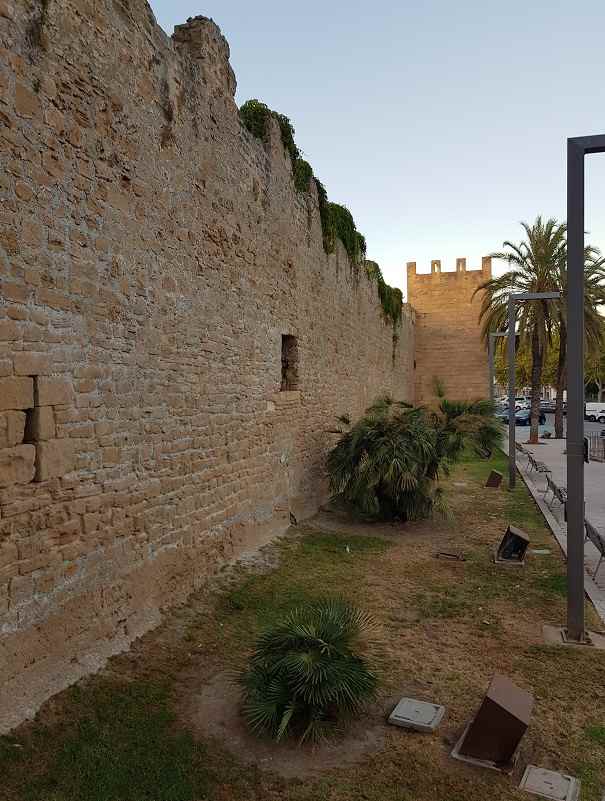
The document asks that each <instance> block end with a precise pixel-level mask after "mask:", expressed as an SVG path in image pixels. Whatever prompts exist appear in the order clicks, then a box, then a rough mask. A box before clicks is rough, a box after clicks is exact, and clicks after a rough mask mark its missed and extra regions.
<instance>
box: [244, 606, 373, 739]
mask: <svg viewBox="0 0 605 801" xmlns="http://www.w3.org/2000/svg"><path fill="white" fill-rule="evenodd" d="M372 625H373V624H372V621H371V618H370V617H369V616H368V615H366V614H365V613H364V612H361V611H360V610H359V609H357V608H355V607H354V606H352V605H350V604H349V603H347V602H345V601H342V600H338V599H324V600H319V601H316V602H314V603H311V604H308V605H306V606H300V607H297V608H295V609H293V610H292V611H291V612H290V614H288V615H287V617H286V618H285V619H284V620H283V621H282V622H281V623H279V624H278V625H276V626H275V627H274V628H270V629H268V630H267V631H265V632H264V633H263V634H262V635H261V636H260V638H259V639H258V642H257V643H256V647H255V649H254V651H253V653H252V656H251V659H250V663H249V666H248V668H247V669H246V670H244V671H243V672H242V673H241V674H240V676H239V682H240V684H241V686H242V690H243V712H244V715H245V717H246V719H247V721H248V724H249V725H250V727H251V728H252V730H253V731H255V732H258V733H261V734H269V735H270V736H271V737H273V738H274V739H275V740H281V739H282V738H284V737H286V736H287V735H290V734H297V735H298V737H299V738H300V741H301V742H304V741H305V740H318V739H320V738H321V737H322V736H324V735H325V734H326V733H327V732H328V731H329V730H330V729H334V727H335V725H336V724H337V723H338V722H339V721H342V720H343V719H344V718H346V717H348V716H350V715H352V714H353V713H355V712H357V711H358V710H359V709H360V707H361V706H362V704H363V703H364V702H365V701H367V700H368V699H370V698H371V697H372V696H373V695H374V692H375V689H376V683H377V682H376V677H375V675H374V674H373V673H372V671H371V670H370V669H369V668H368V667H367V665H366V664H365V662H364V660H363V659H362V657H361V656H359V655H358V654H357V653H356V652H355V646H356V645H357V644H358V642H359V640H360V637H361V635H362V634H363V633H365V632H367V631H368V630H369V629H371V627H372Z"/></svg>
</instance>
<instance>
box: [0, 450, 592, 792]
mask: <svg viewBox="0 0 605 801" xmlns="http://www.w3.org/2000/svg"><path fill="white" fill-rule="evenodd" d="M493 467H495V468H496V469H502V467H503V464H502V457H497V458H495V459H494V460H492V462H491V463H486V462H479V461H476V460H472V459H469V460H468V461H466V462H464V463H462V464H460V465H459V466H458V467H457V468H456V470H455V472H454V475H453V476H452V477H451V479H449V480H448V482H447V483H446V487H447V492H448V498H449V500H450V505H451V507H452V511H453V513H454V516H455V522H453V523H451V524H445V523H440V522H435V521H425V522H422V523H418V524H413V525H412V524H409V525H405V526H403V525H395V526H391V525H368V524H361V523H354V522H351V521H350V520H348V519H346V518H345V517H343V516H341V515H338V514H335V513H332V512H328V511H325V512H322V513H321V514H320V515H318V516H317V517H316V518H314V519H313V520H312V521H308V522H306V523H305V524H304V525H299V526H297V527H293V528H292V529H291V530H290V531H289V533H288V535H287V536H286V537H284V538H282V539H281V540H280V541H279V542H277V543H274V544H273V545H271V546H268V547H267V548H265V549H264V550H263V552H262V553H261V554H259V556H258V557H257V558H256V559H254V560H251V561H250V562H248V563H247V564H246V565H241V566H238V567H236V568H234V569H231V570H229V571H226V572H225V573H224V574H223V575H222V576H220V577H219V578H218V579H216V580H215V581H214V582H213V583H212V584H211V585H208V587H206V589H205V590H204V591H203V592H201V593H198V594H197V595H195V596H194V597H192V598H191V599H190V601H189V602H188V604H187V605H185V606H183V607H181V608H180V609H177V610H173V611H172V612H170V613H168V614H167V616H166V619H165V622H164V623H163V625H162V626H161V627H160V628H158V629H157V630H156V631H154V632H151V633H150V634H148V635H146V636H145V637H144V638H142V639H141V640H140V641H138V642H137V643H136V644H135V645H134V647H133V648H132V650H131V651H130V652H129V653H128V654H124V655H122V656H119V657H116V658H114V659H112V660H111V661H110V663H109V664H108V666H107V668H106V669H105V670H103V671H102V672H101V673H100V674H98V675H97V676H94V677H91V678H89V679H87V680H84V681H82V682H80V683H79V684H78V685H77V686H76V687H75V688H72V689H70V690H67V691H66V692H65V693H62V694H61V695H59V696H57V697H56V698H54V699H52V700H51V701H50V702H49V703H47V704H46V705H45V707H44V708H43V709H42V710H41V712H40V714H39V715H38V717H37V719H36V720H35V721H33V722H32V723H29V724H26V725H24V726H22V727H20V729H19V730H17V731H16V732H15V733H14V735H13V736H12V737H9V738H0V769H1V770H2V775H3V787H2V789H1V790H0V798H1V799H2V801H5V799H6V801H38V800H39V801H72V800H73V801H75V799H77V800H78V801H86V800H87V799H94V801H152V799H153V801H202V799H208V801H215V800H216V801H248V799H250V801H261V799H262V801H277V799H284V800H285V801H311V800H313V801H357V800H358V799H359V800H360V801H361V800H362V799H363V800H364V801H379V799H380V801H412V800H413V801H429V800H430V801H444V800H445V799H448V801H485V799H487V798H489V799H490V800H491V801H504V800H505V799H506V800H508V799H521V798H528V796H527V795H525V794H524V793H521V792H520V791H519V790H518V789H517V786H518V783H519V779H520V776H521V774H522V772H523V770H524V768H525V766H526V765H527V764H528V763H531V764H535V765H539V766H542V767H547V768H553V769H557V770H561V771H563V772H566V773H569V774H571V775H574V776H577V777H578V778H580V779H581V780H582V799H583V801H600V799H601V793H602V792H603V791H604V790H605V779H604V777H605V723H604V720H605V711H604V710H605V681H604V678H605V654H604V653H602V652H598V651H594V650H591V649H583V650H577V649H565V648H561V647H553V646H547V645H545V644H544V640H543V635H542V626H543V624H545V623H552V624H561V623H563V622H564V619H565V577H564V563H563V560H562V557H561V554H560V552H559V550H558V546H557V544H556V542H555V541H554V539H553V538H552V537H551V536H550V533H549V532H548V530H547V529H546V528H545V527H544V524H543V522H542V519H541V517H540V515H539V512H538V510H537V509H536V508H535V506H534V504H533V502H532V501H531V499H530V498H529V496H528V494H527V492H526V490H525V488H524V487H523V486H521V487H519V488H518V489H517V490H516V491H515V493H512V494H511V493H509V492H508V491H507V490H506V489H505V488H504V487H502V488H500V489H487V488H485V487H484V486H483V484H484V481H485V477H486V476H487V473H488V472H489V470H490V469H491V468H493ZM508 523H513V524H515V525H517V526H519V527H521V528H523V529H525V530H526V531H527V532H528V534H529V535H530V538H531V546H530V548H531V549H532V550H534V549H535V550H547V551H549V553H541V554H533V553H530V554H529V557H528V560H527V563H526V565H525V566H524V567H522V568H514V569H513V568H503V567H498V566H496V565H494V564H493V561H492V551H493V546H494V545H495V544H496V543H497V542H498V541H499V539H500V538H501V536H502V534H503V533H504V530H505V529H506V526H507V524H508ZM439 551H448V552H456V553H458V552H460V553H462V554H464V557H465V560H464V561H452V560H447V559H440V558H436V554H437V553H438V552H439ZM325 595H339V596H342V597H345V598H348V599H350V600H352V601H354V602H355V603H356V604H358V605H359V606H361V607H363V608H364V609H367V610H368V611H370V612H371V613H372V615H373V616H374V618H375V620H376V621H377V632H376V634H375V637H374V641H373V644H372V647H371V648H369V650H368V653H367V658H368V659H371V661H372V665H373V667H374V669H375V671H376V672H377V674H378V676H379V680H380V689H379V695H378V698H377V700H376V702H375V703H373V704H372V705H371V706H370V707H369V708H368V710H367V711H366V712H365V713H364V714H363V715H362V716H361V717H360V718H359V719H358V720H357V721H356V722H355V723H354V724H353V725H352V726H351V728H350V729H348V730H347V731H346V732H345V733H344V734H343V735H342V736H341V737H338V736H335V737H334V738H333V739H331V740H329V741H328V742H327V743H326V744H325V745H322V746H320V747H319V748H313V747H311V746H307V747H305V748H302V749H299V748H298V747H297V746H296V745H295V744H284V745H280V746H275V745H273V744H272V743H270V742H267V741H263V740H259V739H257V738H255V737H253V736H252V735H251V734H250V733H249V732H248V731H247V730H246V727H245V725H244V723H243V721H242V719H241V717H240V715H239V710H238V693H237V688H236V686H235V685H234V683H233V680H232V679H233V674H234V671H237V670H238V669H240V668H241V667H242V666H243V665H245V662H246V657H247V654H248V653H249V650H250V648H251V647H252V645H253V643H254V641H255V638H256V636H257V635H258V633H259V632H260V631H261V630H262V629H263V627H265V626H267V625H269V624H271V623H272V622H274V621H276V620H278V619H280V617H281V616H283V614H284V612H285V611H286V610H287V609H289V608H290V607H291V606H292V605H293V604H297V603H305V602H306V601H308V600H311V599H315V598H318V597H321V596H325ZM587 616H588V620H589V623H590V624H591V625H592V626H593V627H595V628H598V625H599V624H598V620H597V618H596V615H595V614H594V611H593V610H592V609H591V608H590V607H587ZM494 673H503V674H505V675H507V676H509V677H510V678H511V679H512V680H513V681H514V682H515V683H516V684H518V685H519V686H520V687H523V688H525V689H526V690H528V691H530V692H532V693H533V695H534V698H535V706H534V712H533V716H532V720H531V724H530V727H529V729H528V732H527V734H526V736H525V738H524V740H523V743H522V747H521V752H520V756H519V761H518V764H517V767H516V769H515V772H514V773H513V775H512V776H504V775H501V774H498V773H494V772H492V771H487V770H483V769H479V768H475V767H472V766H469V765H465V764H462V763H460V762H457V761H455V760H453V759H452V758H451V757H450V752H451V749H452V747H453V745H454V744H455V742H456V741H457V739H458V737H459V736H460V733H461V732H462V730H463V729H464V727H465V725H466V724H467V723H468V722H469V720H470V719H471V717H472V715H473V714H474V712H475V710H476V709H477V707H478V705H479V703H480V702H481V700H482V698H483V695H484V693H485V690H486V689H487V686H488V684H489V682H490V679H491V678H492V676H493V675H494ZM403 695H412V696H414V697H416V698H419V699H421V700H430V701H434V702H435V703H440V704H443V705H445V707H446V709H447V712H446V717H445V719H444V721H443V722H442V724H441V725H440V727H439V729H438V730H437V731H436V732H435V733H434V734H432V735H424V734H416V733H411V732H407V731H404V730H401V729H397V728H394V727H390V726H387V725H386V722H385V721H386V717H387V715H388V713H389V712H390V711H391V709H392V707H393V706H394V705H395V702H396V701H397V700H398V698H399V697H401V696H403ZM3 793H4V795H3Z"/></svg>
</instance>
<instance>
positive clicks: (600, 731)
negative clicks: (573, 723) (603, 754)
mask: <svg viewBox="0 0 605 801" xmlns="http://www.w3.org/2000/svg"><path fill="white" fill-rule="evenodd" d="M586 736H587V737H588V739H589V740H592V741H593V743H598V744H599V745H602V746H603V747H605V726H589V727H588V728H587V729H586Z"/></svg>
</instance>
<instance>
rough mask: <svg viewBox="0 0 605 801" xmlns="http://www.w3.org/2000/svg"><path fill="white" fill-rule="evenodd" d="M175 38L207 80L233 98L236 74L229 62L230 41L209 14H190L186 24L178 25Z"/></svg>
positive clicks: (176, 43)
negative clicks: (192, 15)
mask: <svg viewBox="0 0 605 801" xmlns="http://www.w3.org/2000/svg"><path fill="white" fill-rule="evenodd" d="M172 41H173V42H174V44H175V46H176V48H177V49H185V50H187V52H188V53H189V55H190V56H191V58H193V59H194V61H196V62H197V63H198V65H199V67H200V70H201V73H202V77H203V79H204V81H205V82H206V83H207V84H209V85H210V86H212V87H213V88H214V89H215V91H217V92H218V93H219V94H226V95H228V96H231V97H234V96H235V90H236V88H237V81H236V79H235V73H234V72H233V70H232V68H231V64H230V63H229V56H230V51H229V44H228V42H227V40H226V39H225V37H224V36H223V34H222V33H221V29H220V28H219V27H218V25H217V24H216V23H215V22H214V20H212V19H210V18H209V17H202V16H198V17H189V19H188V20H187V22H186V23H185V24H184V25H175V28H174V33H173V34H172Z"/></svg>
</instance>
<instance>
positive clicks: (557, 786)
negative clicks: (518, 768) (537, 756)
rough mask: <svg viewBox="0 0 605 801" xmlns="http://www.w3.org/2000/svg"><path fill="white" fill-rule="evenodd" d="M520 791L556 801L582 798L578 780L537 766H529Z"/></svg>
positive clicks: (574, 800) (575, 800)
mask: <svg viewBox="0 0 605 801" xmlns="http://www.w3.org/2000/svg"><path fill="white" fill-rule="evenodd" d="M519 789H520V790H525V792H527V793H533V794H534V795H540V796H542V798H551V799H554V801H577V799H578V798H579V797H580V782H579V781H578V779H574V777H573V776H567V775H565V774H564V773H556V772H555V771H554V770H546V769H545V768H537V767H536V766H535V765H528V766H527V768H526V769H525V773H524V774H523V778H522V779H521V784H520V785H519Z"/></svg>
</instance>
